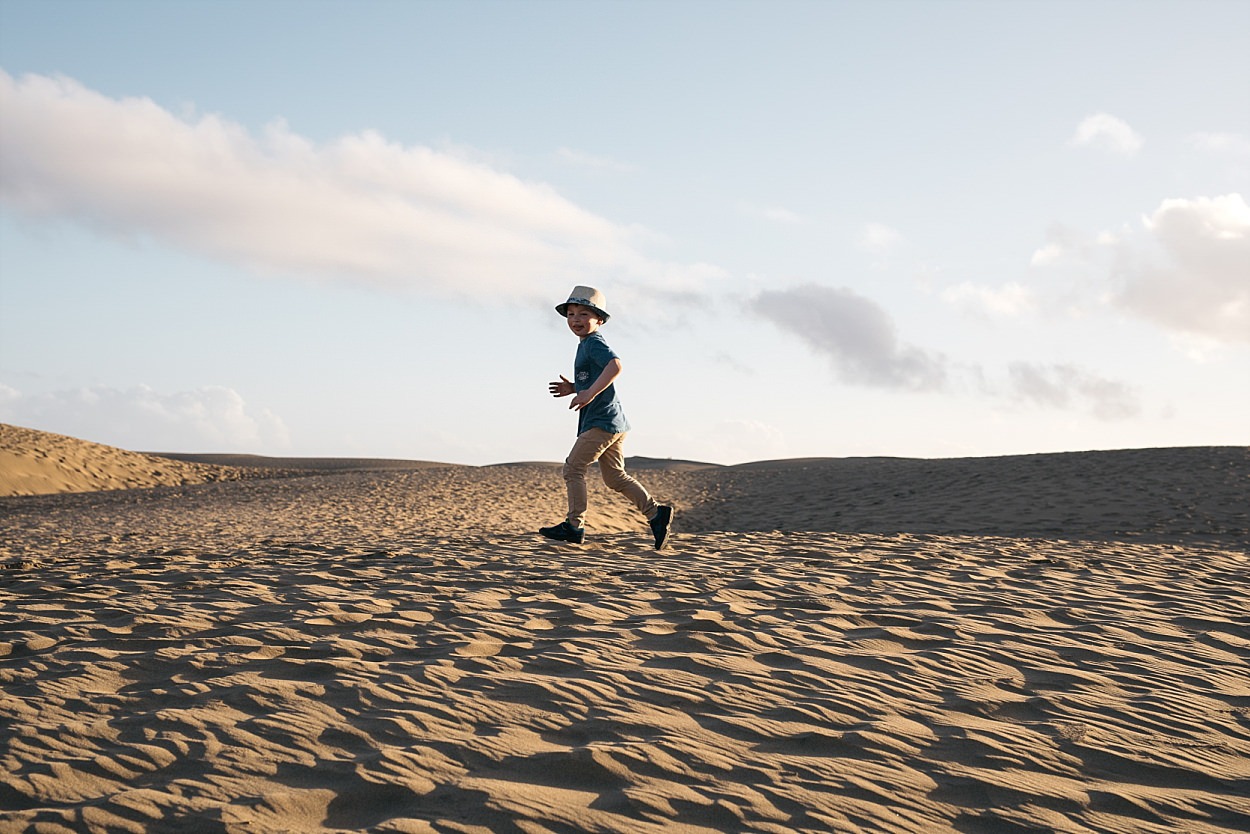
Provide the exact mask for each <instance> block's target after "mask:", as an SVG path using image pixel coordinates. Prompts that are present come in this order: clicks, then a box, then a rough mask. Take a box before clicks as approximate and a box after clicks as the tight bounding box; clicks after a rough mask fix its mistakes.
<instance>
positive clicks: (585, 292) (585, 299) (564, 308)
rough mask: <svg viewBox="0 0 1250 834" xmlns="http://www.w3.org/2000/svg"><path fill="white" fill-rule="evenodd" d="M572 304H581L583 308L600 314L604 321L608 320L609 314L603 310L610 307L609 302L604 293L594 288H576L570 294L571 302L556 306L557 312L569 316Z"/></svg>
mask: <svg viewBox="0 0 1250 834" xmlns="http://www.w3.org/2000/svg"><path fill="white" fill-rule="evenodd" d="M570 304H580V305H582V306H583V307H589V308H590V309H592V310H594V311H595V312H596V313H598V314H599V317H600V318H601V319H602V320H603V321H607V320H608V313H607V311H606V310H604V309H603V308H604V307H606V306H607V305H608V301H607V299H606V298H604V297H603V293H601V292H599V291H598V290H597V289H595V288H594V287H574V288H573V291H572V292H571V293H569V300H568V301H566V302H564V303H563V304H557V305H556V312H557V313H559V314H560V315H562V316H567V315H568V312H569V305H570Z"/></svg>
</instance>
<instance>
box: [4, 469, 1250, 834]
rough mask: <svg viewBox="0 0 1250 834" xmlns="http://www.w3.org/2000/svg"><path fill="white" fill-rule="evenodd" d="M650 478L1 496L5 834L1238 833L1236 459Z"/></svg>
mask: <svg viewBox="0 0 1250 834" xmlns="http://www.w3.org/2000/svg"><path fill="white" fill-rule="evenodd" d="M1152 460H1153V463H1152ZM1099 472H1101V473H1103V474H1102V475H1101V476H1097V473H1099ZM856 473H858V474H856ZM1065 473H1066V474H1065ZM645 475H646V480H647V482H648V483H649V485H652V486H653V488H654V489H655V491H656V492H657V493H658V494H661V495H664V496H667V497H672V498H673V499H674V500H675V501H676V503H677V504H678V505H679V510H680V512H681V513H682V515H681V516H679V518H681V520H682V523H683V526H681V527H680V529H679V531H678V532H677V534H676V535H675V538H674V544H673V547H672V549H671V550H668V551H665V552H664V553H661V554H656V553H655V552H654V551H653V550H651V549H650V547H649V543H648V541H647V538H646V535H645V533H646V530H645V527H644V526H643V525H642V523H641V521H640V520H639V519H637V518H636V517H635V515H636V514H635V513H633V510H632V508H630V507H628V506H627V505H626V504H625V503H624V502H623V501H620V500H619V499H615V498H614V497H611V496H608V495H606V494H604V493H603V491H602V488H601V487H596V488H595V490H596V491H595V492H594V494H593V496H592V501H593V503H594V506H595V507H596V509H595V515H593V516H592V518H591V520H590V526H591V528H592V538H591V539H590V540H589V542H588V544H587V545H585V546H582V547H577V546H571V545H563V544H554V543H547V542H545V541H543V540H542V539H540V538H539V537H537V536H535V535H534V534H533V533H532V532H530V530H531V529H532V527H533V526H534V523H535V522H536V521H537V522H543V523H545V522H547V521H550V520H554V519H555V518H557V517H558V513H559V509H560V505H561V497H562V486H561V484H560V482H559V477H558V472H557V471H555V470H553V468H552V467H551V466H544V465H516V466H500V467H482V468H477V467H453V468H443V469H423V470H414V471H397V472H340V473H330V474H317V475H306V476H298V477H284V478H280V479H251V480H239V481H232V482H217V483H205V484H199V485H178V486H164V487H158V488H149V489H132V490H116V491H109V492H96V493H81V494H63V495H44V496H30V497H15V498H7V499H0V530H3V531H4V536H3V539H2V540H0V568H2V569H0V832H5V834H7V832H10V831H12V832H16V831H28V830H29V831H40V832H44V831H48V832H56V831H75V832H77V831H91V832H117V831H151V832H174V831H206V832H232V834H233V832H249V833H250V832H266V833H268V832H274V833H275V834H276V832H289V831H301V832H304V831H314V832H315V831H384V832H439V834H443V832H525V833H526V834H530V832H581V831H603V832H622V834H624V832H683V831H685V832H711V831H722V832H732V831H752V832H755V831H759V832H777V834H780V833H781V832H829V831H840V832H841V831H845V832H917V831H926V832H928V831H935V832H998V831H1009V832H1010V831H1062V832H1089V831H1108V832H1111V831H1114V832H1165V831H1167V832H1172V831H1180V830H1183V831H1187V832H1199V834H1202V832H1232V831H1243V830H1246V829H1247V828H1250V799H1247V796H1250V793H1248V792H1247V790H1246V789H1247V786H1250V673H1248V672H1247V669H1250V629H1248V628H1247V623H1246V620H1245V613H1244V612H1245V611H1246V610H1250V593H1248V592H1247V590H1246V588H1247V583H1246V581H1245V577H1246V575H1247V568H1248V567H1250V565H1248V562H1250V554H1248V552H1247V547H1246V541H1247V536H1246V535H1245V529H1246V527H1245V507H1246V505H1247V503H1250V502H1247V501H1246V500H1245V499H1247V498H1248V497H1250V492H1247V482H1248V478H1250V465H1247V464H1246V450H1244V449H1205V450H1203V449H1199V450H1139V451H1134V452H1123V453H1105V455H1101V456H1099V455H1095V456H1094V457H1092V458H1091V457H1089V456H1076V457H1067V456H1036V457H1034V456H1027V458H1020V459H983V460H970V461H962V462H961V461H953V462H916V461H888V460H885V461H850V462H847V461H806V462H794V463H793V464H790V465H787V464H784V463H776V462H774V463H769V464H760V465H756V466H752V467H740V468H739V467H729V468H724V469H723V470H720V469H718V470H714V471H711V470H709V471H705V470H701V469H697V468H695V469H689V470H684V471H664V470H656V471H648V472H646V473H645ZM856 479H858V480H856ZM1126 484H1128V485H1131V486H1130V487H1128V488H1126V486H1125V485H1126ZM961 485H962V486H961ZM1073 489H1083V490H1084V491H1083V492H1079V493H1078V494H1076V495H1068V496H1067V497H1066V498H1065V497H1064V495H1065V493H1064V491H1065V490H1073ZM1126 492H1127V495H1126V494H1125V493H1126ZM995 495H997V496H998V497H999V500H997V501H991V500H987V499H988V498H989V497H991V496H995ZM1021 496H1023V497H1021ZM891 502H893V507H894V511H893V514H891V505H892V503H891ZM822 507H823V508H824V510H823V514H822V511H821V508H822ZM978 507H980V508H981V509H980V511H978V509H977V508H978ZM553 513H554V514H555V515H553ZM835 513H839V514H838V515H834V514H835ZM1135 513H1136V515H1135ZM1013 517H1016V523H1017V527H1016V528H1013V527H1012V520H1013ZM767 523H772V524H774V526H773V527H771V528H769V529H753V528H760V527H763V526H764V525H765V524H767ZM838 525H843V526H844V528H845V529H839V528H838ZM1065 525H1066V526H1065ZM805 527H806V528H809V529H804V528H805ZM857 527H858V528H863V529H856V528H857ZM873 527H879V528H885V529H884V530H881V529H872V528H873ZM890 528H893V529H890Z"/></svg>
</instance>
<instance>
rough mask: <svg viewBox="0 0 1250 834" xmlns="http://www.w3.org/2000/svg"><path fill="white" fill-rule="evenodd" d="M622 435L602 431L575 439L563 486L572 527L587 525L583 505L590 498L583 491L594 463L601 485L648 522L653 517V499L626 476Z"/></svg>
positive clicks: (587, 430) (590, 430)
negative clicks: (597, 465)
mask: <svg viewBox="0 0 1250 834" xmlns="http://www.w3.org/2000/svg"><path fill="white" fill-rule="evenodd" d="M624 445H625V435H624V433H622V434H612V432H609V431H604V430H603V429H586V431H584V432H582V433H581V434H579V435H578V436H577V442H576V443H574V444H573V451H571V452H569V456H568V459H566V460H565V461H564V485H565V486H566V487H567V488H568V493H569V516H568V522H569V524H571V525H573V526H574V527H583V526H585V523H586V504H587V502H588V501H589V496H588V494H587V491H586V470H587V469H589V468H590V465H591V464H592V463H594V462H595V461H599V472H600V474H602V475H603V482H604V483H605V484H607V485H608V488H609V489H614V490H616V491H617V492H619V493H620V494H621V495H624V496H625V497H626V498H628V499H629V500H630V501H632V502H633V504H634V506H635V507H637V508H638V511H639V512H641V513H642V514H643V515H645V516H646V517H647V518H651V516H653V515H655V511H656V507H657V506H658V505H657V504H656V503H655V499H653V498H652V497H651V494H650V493H649V492H647V490H646V488H645V487H643V485H642V484H640V483H638V482H637V481H635V480H634V479H633V478H631V477H630V476H629V475H628V474H626V472H625V453H624V452H623V450H622V449H623V447H624Z"/></svg>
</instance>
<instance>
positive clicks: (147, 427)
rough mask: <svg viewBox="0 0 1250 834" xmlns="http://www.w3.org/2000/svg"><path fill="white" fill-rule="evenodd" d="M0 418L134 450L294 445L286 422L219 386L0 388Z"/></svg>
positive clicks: (257, 448) (240, 449)
mask: <svg viewBox="0 0 1250 834" xmlns="http://www.w3.org/2000/svg"><path fill="white" fill-rule="evenodd" d="M0 420H2V421H3V422H6V423H16V424H18V425H24V426H30V427H32V428H38V429H42V430H44V431H51V432H56V433H57V434H65V435H69V436H71V437H77V438H80V439H83V440H89V441H93V442H96V443H107V444H108V445H110V446H118V447H120V448H123V449H131V450H134V451H151V452H174V451H178V452H204V451H220V452H265V451H276V450H281V449H285V448H287V447H288V446H290V437H289V435H288V432H287V428H286V425H285V424H284V423H283V422H282V419H281V418H279V417H278V416H277V415H275V414H273V413H272V412H270V411H268V410H267V409H261V410H260V412H259V413H257V412H256V411H255V410H254V409H251V408H249V407H248V405H247V403H246V402H244V400H243V397H241V396H240V395H239V394H238V392H236V391H234V390H232V389H230V388H224V387H221V386H208V387H204V388H197V389H195V390H194V391H176V392H174V393H169V394H165V393H160V392H158V391H155V390H153V389H152V388H149V387H148V386H146V385H140V386H137V387H134V388H129V389H124V390H123V389H118V388H109V387H105V386H97V387H92V388H77V389H72V390H63V391H52V392H48V393H43V394H34V395H23V394H22V393H21V392H19V391H17V390H16V389H13V388H10V387H7V386H4V385H0Z"/></svg>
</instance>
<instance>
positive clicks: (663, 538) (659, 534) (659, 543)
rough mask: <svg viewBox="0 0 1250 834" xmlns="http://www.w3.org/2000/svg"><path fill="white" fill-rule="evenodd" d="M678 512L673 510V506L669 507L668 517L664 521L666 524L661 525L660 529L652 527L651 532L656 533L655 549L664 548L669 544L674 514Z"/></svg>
mask: <svg viewBox="0 0 1250 834" xmlns="http://www.w3.org/2000/svg"><path fill="white" fill-rule="evenodd" d="M676 514H677V513H675V512H673V508H672V507H669V509H668V519H667V520H666V521H665V522H664V526H663V527H661V528H660V529H659V530H658V531H657V530H656V529H655V528H654V527H652V528H651V532H652V533H653V534H654V535H655V549H656V550H663V549H664V545H666V544H668V536H669V533H671V532H672V529H673V516H675V515H676Z"/></svg>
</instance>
